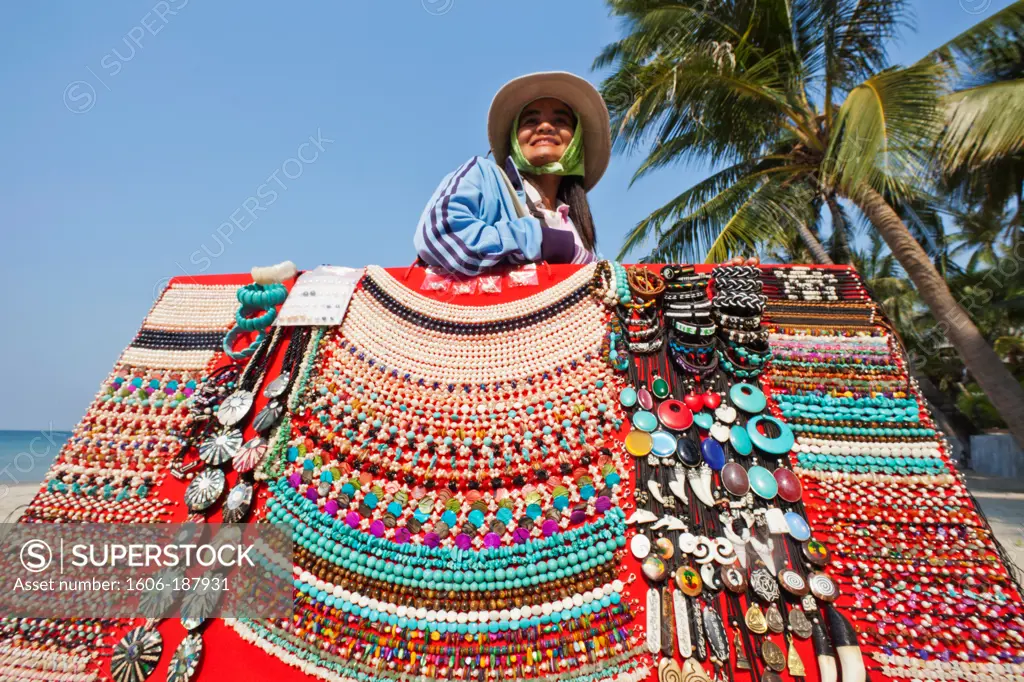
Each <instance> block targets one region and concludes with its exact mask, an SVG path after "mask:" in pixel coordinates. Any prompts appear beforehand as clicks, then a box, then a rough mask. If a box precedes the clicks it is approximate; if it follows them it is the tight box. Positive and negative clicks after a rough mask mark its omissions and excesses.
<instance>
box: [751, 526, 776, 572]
mask: <svg viewBox="0 0 1024 682" xmlns="http://www.w3.org/2000/svg"><path fill="white" fill-rule="evenodd" d="M750 546H751V547H753V548H754V551H755V552H757V556H758V557H759V558H760V559H761V563H763V564H764V566H765V568H767V569H768V571H769V572H770V573H771V574H772V575H773V576H774V575H775V574H776V573H778V569H777V568H776V567H775V556H774V554H773V552H774V550H775V543H774V542H773V541H772V539H771V538H770V537H769V538H767V539H766V540H764V541H762V540H761V539H760V538H758V537H757V535H756V534H754V533H751V535H750Z"/></svg>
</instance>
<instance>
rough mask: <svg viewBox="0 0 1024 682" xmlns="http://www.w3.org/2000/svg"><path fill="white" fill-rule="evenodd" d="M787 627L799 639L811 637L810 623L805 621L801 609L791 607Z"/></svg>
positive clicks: (804, 614)
mask: <svg viewBox="0 0 1024 682" xmlns="http://www.w3.org/2000/svg"><path fill="white" fill-rule="evenodd" d="M789 627H790V628H791V629H792V630H793V632H794V634H796V636H797V637H799V638H800V639H807V638H808V637H810V636H811V621H809V620H807V614H806V613H804V611H803V609H800V608H797V607H793V608H792V609H790V610H789Z"/></svg>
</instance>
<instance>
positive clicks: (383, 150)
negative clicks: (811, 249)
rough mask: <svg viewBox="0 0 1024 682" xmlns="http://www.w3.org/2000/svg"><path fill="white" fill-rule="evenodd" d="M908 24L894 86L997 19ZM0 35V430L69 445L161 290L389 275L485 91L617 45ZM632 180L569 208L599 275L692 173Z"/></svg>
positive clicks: (163, 21) (584, 62)
mask: <svg viewBox="0 0 1024 682" xmlns="http://www.w3.org/2000/svg"><path fill="white" fill-rule="evenodd" d="M913 4H914V5H915V6H916V7H917V32H916V33H909V32H908V33H906V34H905V36H904V38H903V39H901V40H900V41H899V42H898V43H897V44H895V45H894V46H893V50H892V54H893V57H894V59H895V60H896V61H899V62H907V61H912V60H914V59H916V58H918V57H920V56H921V55H923V54H924V53H925V52H927V51H928V49H930V48H931V47H933V46H935V45H937V44H939V43H941V42H943V41H945V40H947V39H949V38H950V37H952V36H954V35H956V34H957V33H959V32H960V31H962V30H963V29H965V28H967V27H968V26H970V25H971V24H973V23H975V22H976V21H978V20H979V19H980V18H981V17H983V16H986V15H988V14H991V13H992V12H995V11H996V10H998V9H1001V8H1002V7H1005V6H1006V5H1008V4H1010V1H1009V0H959V1H958V0H916V1H915V2H914V3H913ZM4 15H5V16H4V21H3V22H2V27H0V92H2V93H4V97H5V100H6V101H5V103H4V106H3V107H2V109H0V149H2V150H3V151H4V156H5V159H6V163H4V164H2V165H0V188H2V190H0V226H2V227H0V235H2V236H0V247H2V249H0V252H2V253H3V254H4V260H5V263H4V266H3V268H2V273H3V274H2V275H0V277H2V280H0V282H2V284H3V291H4V294H3V296H2V297H0V299H2V302H0V311H2V314H3V319H4V321H5V324H4V331H5V333H3V334H2V335H0V357H3V358H4V360H3V367H2V370H3V372H2V376H3V380H4V383H5V388H4V390H3V391H2V393H0V428H4V429H35V428H46V427H48V426H50V425H53V426H54V427H55V428H70V427H71V426H73V425H74V424H75V423H76V422H77V420H78V419H79V417H80V416H81V414H82V412H83V411H84V409H85V407H86V405H87V404H88V403H89V401H90V399H91V398H92V396H93V395H94V394H95V392H96V390H97V388H98V387H99V382H100V381H101V380H102V378H103V377H104V376H105V375H106V373H107V372H108V371H109V369H110V367H111V366H112V364H113V362H114V361H115V360H116V359H117V356H118V355H119V354H120V352H121V350H122V349H123V348H124V346H125V345H126V344H127V343H128V342H129V341H130V339H131V338H132V336H133V334H134V333H135V331H136V330H137V328H138V325H139V323H140V322H141V320H142V318H143V317H144V316H145V314H146V311H147V310H148V309H149V307H150V306H151V305H152V302H153V299H154V296H155V295H156V293H157V292H158V291H159V290H160V288H161V287H162V286H163V284H164V283H165V282H166V279H167V278H168V277H171V276H175V275H182V274H192V275H194V274H203V273H225V272H244V271H248V270H249V268H251V267H252V266H253V265H265V264H270V263H274V262H278V261H280V260H284V259H291V260H293V261H295V263H296V264H297V265H298V266H299V267H300V268H309V267H313V266H315V265H317V264H320V263H325V262H326V263H333V264H338V265H363V264H367V263H377V264H381V265H386V266H397V265H406V264H408V263H410V262H411V261H412V260H413V258H414V255H415V254H414V251H413V248H412V230H413V228H414V226H415V224H416V220H417V218H418V216H419V213H420V211H421V210H422V208H423V204H424V203H425V201H426V199H427V198H428V197H429V195H430V194H431V192H432V190H433V189H434V187H435V185H436V184H437V182H438V181H439V180H440V178H441V177H442V176H443V175H444V174H445V173H447V172H448V171H450V170H451V169H453V168H454V167H456V166H457V165H458V164H459V163H461V162H462V161H463V160H465V159H466V158H467V157H469V156H471V155H473V154H484V153H486V151H487V142H486V136H485V117H486V113H487V107H488V104H489V103H490V99H491V97H492V95H493V94H494V92H495V90H497V88H498V87H500V86H501V84H503V83H504V82H505V81H507V80H508V79H510V78H512V77H515V76H517V75H520V74H522V73H526V72H531V71H541V70H556V69H557V70H568V71H573V72H576V73H579V74H581V75H585V76H586V77H588V78H590V79H591V80H592V81H594V82H597V81H598V80H599V76H600V75H599V74H594V73H593V72H591V71H590V63H591V61H592V59H593V57H594V55H596V54H597V52H598V50H599V49H600V48H601V47H602V46H604V45H605V44H607V43H608V42H610V41H612V40H614V39H615V38H616V37H617V36H618V26H617V25H616V23H615V22H614V21H613V20H612V19H610V18H609V17H608V15H607V10H606V8H605V6H604V4H603V3H601V2H598V1H597V0H572V1H569V0H563V1H561V2H551V0H518V1H517V2H514V3H513V2H485V1H483V0H389V1H388V2H364V3H351V2H319V3H314V2H307V3H299V4H288V3H284V4H281V3H268V2H262V1H250V2H239V1H237V0H224V1H222V2H215V3H210V2H199V1H198V0H166V2H158V1H157V0H105V1H104V2H99V3H96V2H90V3H78V2H70V1H66V2H56V1H55V0H43V1H41V2H26V3H8V4H6V6H5V7H4ZM310 138H312V139H313V140H314V141H315V143H311V141H310ZM304 143H305V146H302V147H301V149H300V146H301V145H303V144H304ZM300 155H301V156H302V157H303V158H304V159H305V160H306V161H296V160H295V159H296V158H298V157H299V156H300ZM289 159H291V161H289ZM637 164H638V160H637V159H636V158H624V157H616V158H613V160H612V162H611V166H610V168H609V170H608V173H607V174H606V175H605V176H604V178H603V179H602V181H601V183H600V185H598V187H597V188H596V189H595V190H594V191H593V192H591V205H592V209H593V213H594V216H595V222H596V225H597V231H598V237H599V246H600V247H603V251H604V254H605V255H608V256H611V255H614V253H615V252H616V251H617V249H618V246H619V244H620V243H621V241H622V237H623V235H624V234H625V233H626V231H627V230H628V229H629V228H631V227H632V226H633V225H634V224H635V223H636V222H637V220H638V219H640V218H641V217H643V216H644V215H646V214H647V213H648V212H650V210H652V209H653V208H655V207H657V206H658V205H660V204H661V203H663V202H664V201H665V200H667V199H668V198H670V197H671V196H674V195H675V194H676V193H678V192H680V191H682V190H683V189H685V188H686V187H688V186H689V185H691V184H692V183H693V182H695V181H696V180H699V179H700V178H701V177H702V171H703V169H701V168H677V169H670V170H666V171H663V172H661V173H659V174H657V175H655V176H652V177H650V178H649V179H646V180H644V181H642V182H640V183H639V184H637V185H636V186H634V187H633V188H631V189H628V190H627V185H628V182H629V178H630V176H631V174H632V172H633V170H634V169H635V168H636V166H637ZM261 186H262V187H263V189H262V190H261V189H260V188H261ZM270 190H274V191H275V192H276V196H275V198H274V200H273V203H271V202H270V200H269V198H267V199H266V203H265V204H264V206H265V208H266V210H264V211H261V212H254V213H253V214H249V213H248V212H247V211H246V210H245V208H246V200H247V199H248V197H250V196H253V195H257V194H258V192H260V191H262V192H263V194H264V195H265V196H267V197H269V192H270ZM248 205H249V206H252V204H248ZM252 215H255V216H256V219H255V220H253V218H252ZM232 221H234V222H232ZM243 227H244V229H243ZM218 230H219V232H218Z"/></svg>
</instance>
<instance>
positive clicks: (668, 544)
mask: <svg viewBox="0 0 1024 682" xmlns="http://www.w3.org/2000/svg"><path fill="white" fill-rule="evenodd" d="M654 553H655V554H657V555H658V557H659V558H661V559H662V560H664V561H669V560H671V559H672V557H674V556H675V555H676V546H675V545H673V544H672V541H671V540H669V539H668V538H666V537H660V538H658V539H657V540H655V541H654Z"/></svg>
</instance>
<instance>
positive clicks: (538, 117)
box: [413, 71, 757, 276]
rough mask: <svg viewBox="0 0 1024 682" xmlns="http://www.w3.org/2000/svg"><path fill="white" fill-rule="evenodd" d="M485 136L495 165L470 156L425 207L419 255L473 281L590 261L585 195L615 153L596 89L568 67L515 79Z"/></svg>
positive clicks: (495, 104)
mask: <svg viewBox="0 0 1024 682" xmlns="http://www.w3.org/2000/svg"><path fill="white" fill-rule="evenodd" d="M487 137H488V139H489V140H490V143H491V151H492V152H493V153H494V160H493V161H492V160H490V159H487V158H484V157H481V156H474V157H473V158H472V159H470V160H469V161H467V162H466V163H464V164H462V165H461V166H460V167H459V168H457V169H455V171H453V172H452V173H450V174H448V175H447V176H446V177H445V178H444V180H442V181H441V184H440V185H439V186H438V188H437V189H436V190H435V191H434V195H433V196H432V197H430V201H429V202H427V206H426V208H425V209H424V210H423V214H422V215H421V216H420V222H419V225H418V226H417V228H416V234H415V236H414V238H413V243H414V245H415V246H416V251H417V253H418V254H419V256H420V259H422V260H423V261H424V262H425V263H427V265H432V266H435V267H439V268H443V269H445V270H448V271H449V272H454V273H460V274H463V275H469V276H473V275H478V274H480V273H481V272H485V271H487V270H488V269H490V268H492V267H495V266H498V265H502V264H510V265H518V264H522V263H531V262H536V261H547V262H549V263H589V262H591V261H592V260H594V259H595V258H596V256H595V244H596V242H597V237H596V235H595V233H594V221H593V219H592V218H591V215H590V205H589V204H588V203H587V192H588V191H589V190H590V189H591V188H592V187H593V186H594V185H596V184H597V181H598V180H600V179H601V176H602V175H603V174H604V171H605V169H606V168H607V167H608V159H609V156H610V154H611V133H610V130H609V126H608V107H607V106H605V103H604V99H603V98H602V97H601V94H600V93H599V92H598V91H597V89H596V88H594V86H592V85H591V84H590V83H588V82H587V81H586V80H584V79H582V78H580V77H579V76H575V75H573V74H571V73H566V72H564V71H549V72H541V73H533V74H529V75H526V76H521V77H519V78H516V79H514V80H511V81H509V82H508V83H506V84H505V85H504V86H502V88H501V89H500V90H499V91H498V93H497V94H496V95H495V96H494V100H493V101H492V102H491V108H490V111H489V112H488V114H487ZM730 263H731V264H736V265H738V264H742V263H744V260H743V259H742V258H735V259H733V260H732V261H730ZM746 263H747V264H751V265H752V264H755V263H757V259H749V260H748V261H746Z"/></svg>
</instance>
